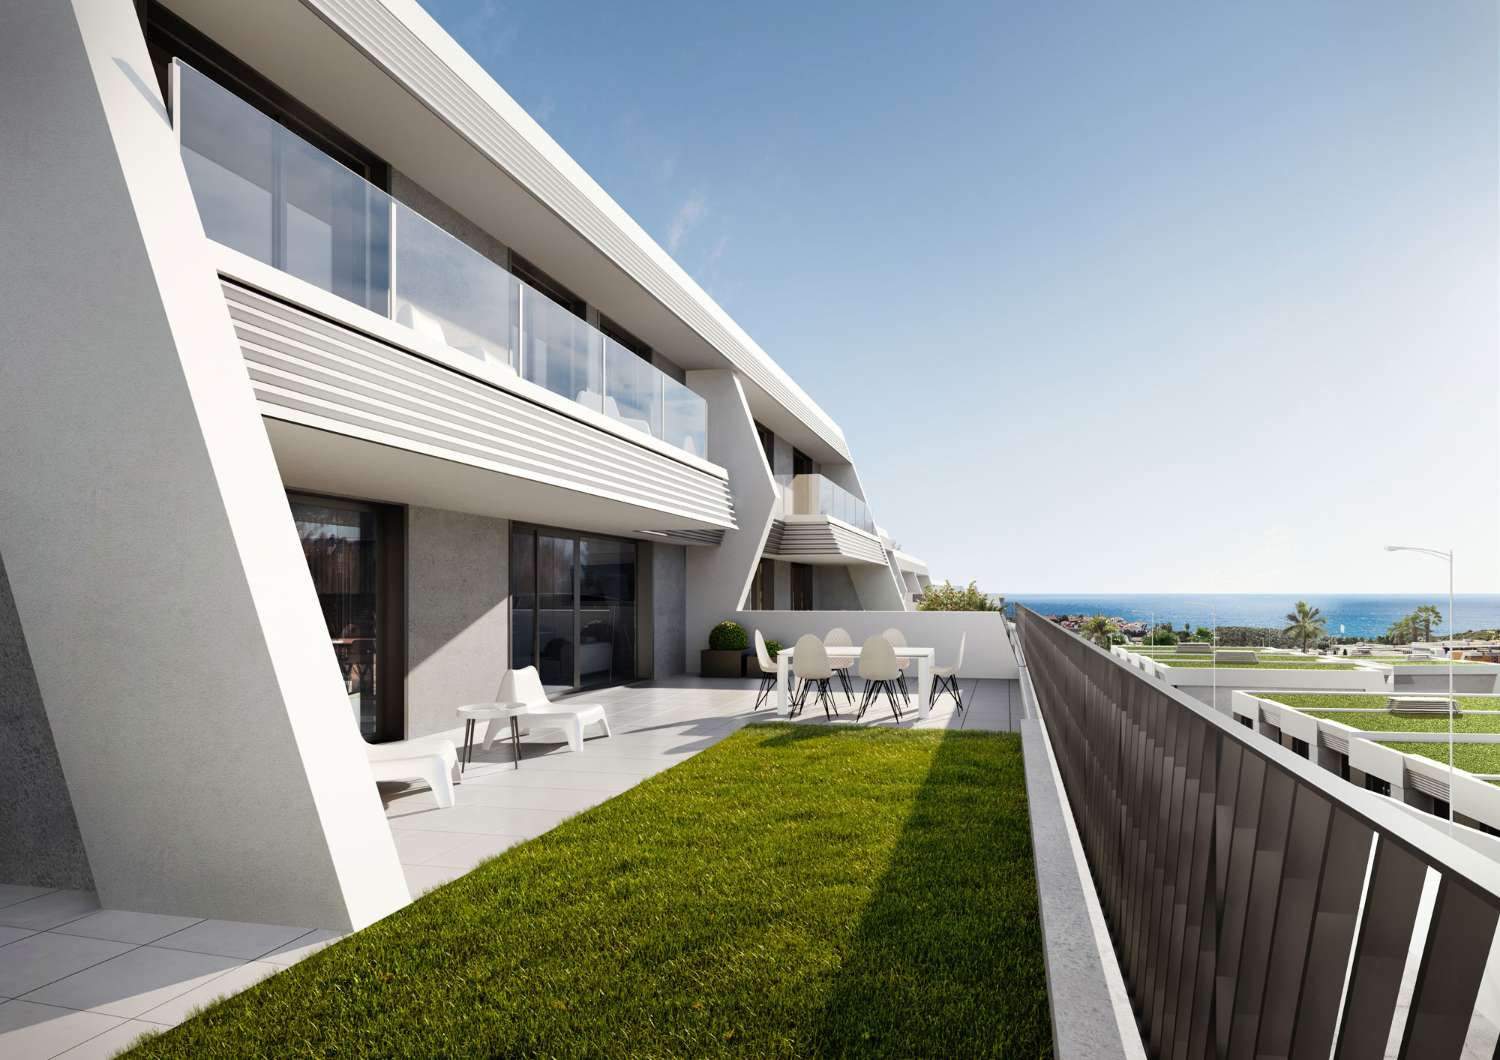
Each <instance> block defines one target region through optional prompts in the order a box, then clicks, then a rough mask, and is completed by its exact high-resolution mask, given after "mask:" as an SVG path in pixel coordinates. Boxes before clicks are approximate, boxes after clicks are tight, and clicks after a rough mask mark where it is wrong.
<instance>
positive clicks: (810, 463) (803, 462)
mask: <svg viewBox="0 0 1500 1060" xmlns="http://www.w3.org/2000/svg"><path fill="white" fill-rule="evenodd" d="M817 473H818V462H817V461H816V460H814V459H813V458H812V457H810V456H808V455H807V454H806V453H804V452H803V451H802V450H801V449H797V448H795V447H794V448H793V449H792V474H793V475H816V474H817Z"/></svg>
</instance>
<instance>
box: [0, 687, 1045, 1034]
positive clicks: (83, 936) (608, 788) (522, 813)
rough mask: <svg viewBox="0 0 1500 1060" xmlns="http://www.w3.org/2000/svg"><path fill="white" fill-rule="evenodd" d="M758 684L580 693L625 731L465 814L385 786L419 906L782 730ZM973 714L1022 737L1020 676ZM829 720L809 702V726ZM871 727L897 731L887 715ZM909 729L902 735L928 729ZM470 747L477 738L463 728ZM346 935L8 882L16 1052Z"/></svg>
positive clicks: (530, 747) (974, 721)
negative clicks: (677, 774)
mask: <svg viewBox="0 0 1500 1060" xmlns="http://www.w3.org/2000/svg"><path fill="white" fill-rule="evenodd" d="M758 684H759V682H757V681H743V682H737V681H703V680H700V679H697V678H682V679H678V680H675V681H668V682H661V683H654V684H639V685H631V686H623V687H619V688H611V689H605V690H603V691H600V692H594V693H587V694H585V695H582V696H579V697H578V698H579V700H580V701H584V700H586V701H589V702H600V703H603V704H604V705H605V709H606V710H607V711H608V712H609V717H610V724H611V726H612V728H613V730H614V735H613V737H612V738H610V739H602V738H597V737H596V738H591V739H589V740H587V741H586V742H585V744H584V748H583V750H582V751H581V752H580V753H577V754H574V753H572V752H570V751H569V750H568V749H567V745H566V744H564V743H561V742H553V740H554V739H557V740H560V737H557V736H556V734H553V733H548V732H545V731H543V730H541V729H538V730H537V732H536V733H534V734H532V735H528V736H526V737H523V738H522V741H521V746H522V752H523V757H522V761H521V767H520V769H515V768H513V766H512V760H511V750H510V746H509V744H508V743H501V742H497V743H496V744H495V746H494V747H493V748H492V749H491V750H490V751H488V752H484V751H478V752H476V754H475V758H474V762H473V764H472V765H470V766H469V769H468V771H467V773H466V775H465V777H464V782H463V783H462V784H460V785H459V786H458V789H457V800H456V805H454V806H452V807H450V808H448V809H441V810H440V809H438V808H437V806H436V805H435V804H434V802H433V801H432V796H431V794H430V793H429V792H427V791H426V790H425V789H421V790H409V789H404V788H402V787H401V786H400V785H389V786H388V785H381V788H382V796H383V797H384V800H385V803H386V815H387V817H389V818H390V822H391V834H392V835H393V836H394V838H395V841H396V850H397V852H398V854H399V856H400V858H401V863H402V868H403V870H404V871H405V873H406V878H407V882H408V885H409V886H410V888H411V891H412V894H413V895H414V896H415V895H417V894H420V893H422V892H423V891H425V890H428V889H430V888H432V887H435V886H438V885H439V884H442V883H446V882H447V881H448V880H451V879H453V878H455V877H457V876H461V875H463V874H464V873H466V872H468V871H469V870H470V869H472V868H473V867H474V866H475V865H476V864H477V863H478V862H480V861H482V860H484V859H485V858H488V857H492V856H493V855H495V854H497V853H499V852H500V851H502V850H504V849H506V848H507V847H509V846H513V845H514V844H516V843H519V842H523V841H524V840H527V839H531V838H533V837H535V836H538V835H541V834H542V833H543V832H546V831H548V830H549V829H551V828H553V827H554V826H556V825H557V824H559V823H560V822H561V821H563V820H564V819H566V818H567V817H570V816H572V815H573V814H575V813H578V812H580V811H582V810H586V809H588V808H589V807H591V806H595V805H597V804H598V803H601V802H603V801H605V800H606V799H609V798H612V797H613V796H615V795H618V794H620V793H622V792H624V791H627V790H629V789H630V788H632V787H634V786H635V785H636V784H638V783H640V782H641V781H642V780H644V779H645V778H646V777H649V776H652V775H654V774H656V773H659V772H661V771H662V770H664V769H669V768H671V767H672V766H674V765H676V764H677V763H679V762H682V761H684V760H685V759H687V758H689V757H691V756H692V755H695V754H697V753H698V752H699V751H702V750H704V749H705V748H708V747H712V746H713V745H714V744H715V743H718V742H719V741H720V740H722V739H723V738H724V737H726V736H728V735H729V734H730V733H732V732H734V731H736V730H737V729H739V728H740V727H741V726H742V725H746V724H749V723H753V722H757V721H770V720H773V718H774V715H773V714H772V709H771V708H770V707H769V706H763V707H762V708H761V709H760V710H759V711H755V710H753V709H752V708H753V707H754V704H755V689H756V688H757V686H758ZM963 690H964V695H965V699H966V702H967V703H968V704H969V709H968V710H966V711H965V712H964V714H963V715H961V716H960V715H958V714H956V713H955V712H954V710H953V708H952V703H951V701H950V700H948V699H946V698H945V699H943V700H941V701H940V702H939V704H938V706H937V707H936V708H934V710H933V713H932V716H931V717H930V718H928V719H927V720H926V721H925V722H921V723H917V724H918V725H919V726H920V727H922V728H940V729H941V728H967V729H994V730H1009V731H1015V730H1017V729H1018V728H1019V721H1020V716H1021V697H1020V693H1019V691H1018V689H1017V685H1016V682H1015V681H966V682H964V684H963ZM840 709H841V711H844V712H846V717H845V718H844V719H841V720H838V721H834V722H829V721H827V720H825V718H824V717H823V713H822V711H821V710H820V709H819V708H817V707H816V706H813V705H812V704H809V707H808V710H807V712H806V713H804V715H803V716H802V717H801V718H799V719H797V720H798V722H799V723H800V724H807V725H828V724H835V725H847V724H852V722H851V721H850V720H849V718H848V717H847V711H848V708H847V706H845V705H843V701H842V696H840ZM864 724H867V725H881V726H889V725H894V724H895V721H894V719H893V718H892V717H891V716H890V712H889V708H886V707H884V706H882V705H879V704H877V705H875V706H872V707H871V708H870V711H869V713H867V714H866V715H865V721H864ZM913 724H914V723H913V722H912V721H911V720H908V721H906V722H903V723H902V727H903V728H906V727H912V726H913ZM450 735H452V736H453V737H454V739H455V742H456V743H458V742H461V740H462V732H461V730H459V729H457V728H455V729H454V730H453V732H452V733H451V734H450ZM337 937H338V936H337V935H335V934H333V933H330V932H326V931H308V930H307V929H306V928H299V927H282V926H278V925H274V924H244V923H236V922H231V921H221V920H199V919H195V918H192V917H170V916H160V915H157V914H152V913H133V912H126V911H122V910H101V909H100V908H99V903H98V901H97V900H96V899H95V898H94V896H93V895H92V894H89V893H87V892H83V891H58V890H49V889H47V888H40V887H15V886H7V885H3V884H0V1057H3V1058H4V1060H33V1058H50V1057H55V1056H64V1057H68V1058H70V1060H79V1058H83V1057H108V1056H113V1055H114V1054H115V1053H116V1052H117V1051H119V1050H120V1049H123V1048H124V1047H125V1046H127V1045H128V1044H130V1042H132V1041H133V1040H134V1039H135V1038H136V1037H137V1036H139V1035H140V1034H141V1033H142V1032H143V1031H147V1030H160V1029H162V1028H164V1027H170V1026H173V1025H175V1024H176V1023H179V1022H181V1021H182V1020H183V1019H185V1018H186V1017H187V1016H188V1015H189V1014H190V1013H191V1011H192V1010H193V1009H194V1008H197V1007H199V1006H202V1005H205V1004H207V1003H208V1002H209V1001H212V1000H214V999H216V998H218V997H222V996H224V995H227V994H233V993H236V992H238V991H240V990H243V989H245V988H246V987H248V986H250V985H251V984H253V983H255V982H256V981H257V980H259V979H261V978H264V977H265V976H267V975H270V974H272V973H274V972H276V971H278V970H280V969H281V968H284V967H287V966H288V965H291V964H294V963H296V962H297V961H298V960H300V959H301V958H303V957H305V956H307V955H308V954H309V953H312V952H314V951H315V950H317V949H318V948H320V947H321V946H324V945H327V944H328V942H329V941H331V940H333V939H335V938H337Z"/></svg>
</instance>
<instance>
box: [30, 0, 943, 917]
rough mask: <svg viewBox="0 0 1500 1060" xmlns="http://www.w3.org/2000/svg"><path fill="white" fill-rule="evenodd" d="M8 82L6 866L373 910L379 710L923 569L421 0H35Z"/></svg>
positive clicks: (379, 838) (686, 650) (833, 442)
mask: <svg viewBox="0 0 1500 1060" xmlns="http://www.w3.org/2000/svg"><path fill="white" fill-rule="evenodd" d="M0 87H3V89H4V92H3V98H0V188H3V190H4V194H3V196H0V232H3V242H4V248H5V249H4V253H3V254H0V350H3V353H0V454H3V455H0V693H3V698H4V702H5V707H4V718H3V722H0V725H3V731H4V735H5V739H4V741H3V742H0V777H3V780H0V804H3V809H0V834H4V836H5V843H4V844H0V879H3V880H6V881H8V882H16V883H25V882H39V883H46V884H49V885H53V886H74V887H88V888H92V889H95V890H97V891H98V892H99V895H100V898H101V900H103V901H104V902H105V904H106V905H109V906H115V907H120V908H126V909H141V910H158V911H164V912H176V911H192V912H194V913H195V914H197V915H216V916H226V917H237V918H239V919H244V920H268V921H274V922H280V923H305V924H318V925H327V926H331V927H348V926H360V925H363V924H366V923H368V922H370V921H371V920H373V919H375V918H377V917H379V916H382V915H384V914H385V913H387V912H389V911H390V910H392V909H394V908H396V907H397V906H399V905H400V904H402V903H404V902H405V901H407V892H406V889H405V886H404V884H403V882H402V876H401V873H400V871H399V867H398V866H397V863H396V857H395V854H394V852H393V850H392V847H391V840H390V836H389V834H388V830H387V827H386V822H385V820H384V818H383V816H382V812H381V807H380V803H379V801H378V799H377V797H376V794H375V791H374V788H373V785H372V784H371V783H369V775H368V767H367V763H366V757H365V753H364V749H363V747H362V746H361V744H360V737H361V736H363V738H364V739H365V740H368V741H386V740H392V739H400V738H408V737H415V736H421V735H423V734H426V733H430V732H434V731H438V730H442V729H447V728H450V727H451V726H452V725H453V710H454V707H455V705H456V704H461V703H466V702H471V701H475V700H485V699H489V698H491V697H493V696H494V695H495V693H496V690H497V688H498V686H499V682H500V679H501V677H502V675H503V674H504V672H505V671H506V669H507V668H508V667H520V666H525V665H533V664H534V665H536V666H537V667H538V668H539V669H540V671H541V674H542V676H543V678H544V680H545V681H546V683H547V684H548V685H549V686H552V687H553V688H559V689H579V688H588V687H593V686H599V685H607V684H618V683H622V682H628V681H633V680H638V679H645V678H653V677H654V678H662V677H666V676H670V675H674V674H683V673H693V672H695V671H696V670H697V665H698V652H699V650H700V649H702V648H704V647H706V646H707V634H708V630H709V629H710V627H711V626H712V625H713V624H714V623H715V622H717V621H719V620H720V619H722V618H725V617H729V616H731V615H736V614H743V613H745V612H755V611H767V612H769V611H779V612H786V611H806V612H830V611H886V612H892V611H906V610H910V609H912V608H913V606H914V599H915V598H916V597H917V596H918V595H919V594H920V592H921V591H922V588H923V587H924V586H925V585H926V584H927V571H926V567H925V565H924V564H923V563H922V561H921V560H920V559H918V558H917V557H915V556H913V555H910V554H908V553H905V552H902V551H900V550H898V549H897V548H896V546H895V545H894V543H893V542H892V540H891V539H890V537H889V536H887V535H886V534H884V533H883V532H882V531H881V530H880V529H879V528H878V526H877V524H876V523H875V520H874V515H873V513H872V508H871V505H870V502H869V499H868V498H867V497H866V495H865V492H864V489H863V487H862V485H861V482H860V477H859V474H858V472H857V470H856V468H855V464H854V460H853V455H852V453H851V451H850V448H849V445H848V443H847V442H846V440H845V438H844V436H843V434H842V433H841V432H840V430H839V427H838V425H837V424H835V423H834V422H833V421H832V419H830V418H829V416H828V415H827V414H826V413H825V412H824V411H823V410H822V409H821V408H819V407H818V405H817V403H816V402H815V401H814V400H813V399H812V398H811V397H810V396H808V394H806V393H805V392H804V391H803V390H802V389H801V388H800V387H799V386H798V385H797V384H796V382H795V381H793V380H792V379H791V378H790V377H789V376H788V375H787V373H786V372H785V371H783V370H782V369H781V368H780V367H779V366H778V365H777V364H776V363H775V362H774V361H773V360H772V359H771V357H770V356H769V355H768V354H767V353H766V351H764V350H762V349H761V348H760V347H759V346H758V345H757V344H756V343H755V341H754V340H753V339H752V338H751V337H750V336H749V335H747V334H746V333H745V331H744V330H743V329H741V328H740V327H739V326H738V325H737V324H736V323H735V322H734V321H733V320H731V319H730V318H729V316H728V315H727V314H726V313H725V312H724V311H723V309H721V308H720V307H719V306H718V305H717V304H715V302H714V301H713V299H711V298H710V297H709V296H708V295H707V294H706V293H705V292H704V291H703V290H702V288H700V287H699V286H698V285H697V284H696V283H694V282H693V280H692V279H690V278H689V277H688V276H687V274H686V273H685V272H684V271H683V270H682V269H681V268H680V267H679V266H678V265H677V264H676V263H675V262H674V261H673V260H672V259H671V258H670V257H669V256H668V255H667V254H666V253H665V252H664V251H663V249H662V248H661V247H660V246H658V245H657V244H656V243H655V242H654V241H653V240H652V239H651V238H650V237H649V236H648V235H647V234H646V233H645V232H644V231H643V230H642V229H641V227H640V226H639V225H638V224H636V223H635V222H634V221H633V220H631V218H630V217H629V216H627V215H626V214H625V212H624V211H623V210H622V209H621V208H620V207H619V206H618V205H617V204H616V203H615V202H614V201H613V200H612V199H611V198H610V197H609V196H608V195H607V194H606V193H605V191H604V190H603V189H602V188H600V187H599V185H598V184H596V183H595V182H594V180H592V179H591V178H590V177H589V176H588V174H586V173H585V172H583V170H582V169H580V168H579V166H578V165H577V164H576V163H575V162H574V161H573V160H572V159H571V158H570V157H568V155H567V154H566V153H565V152H564V151H563V150H562V149H561V148H559V147H558V145H557V144H556V143H554V142H553V141H552V139H551V138H550V137H548V136H547V134H546V133H545V132H544V131H543V130H542V129H541V128H540V127H539V126H538V125H537V123H536V122H535V121H533V120H532V119H531V118H530V117H529V116H527V115H526V114H525V113H524V112H523V111H522V110H521V109H520V107H519V106H517V104H516V103H515V102H514V101H513V100H512V99H511V98H510V97H509V96H507V95H506V93H505V92H504V91H503V90H502V89H501V88H500V86H499V85H497V84H496V83H495V82H494V81H493V80H492V79H491V78H490V77H489V75H488V74H486V73H485V72H484V71H483V70H482V69H481V68H480V66H479V65H478V64H477V63H476V62H475V61H474V60H473V59H472V58H470V57H469V56H468V55H467V54H465V53H464V52H463V51H462V50H461V49H460V48H459V47H458V46H457V45H456V44H455V43H454V41H453V40H452V39H451V38H450V37H449V36H448V35H447V34H446V33H445V32H444V31H443V30H442V29H441V28H440V27H439V26H438V25H437V24H436V23H435V22H434V21H433V20H432V19H431V18H430V17H429V16H428V15H427V14H425V13H424V12H423V11H422V9H421V8H420V7H419V6H418V5H417V3H415V2H414V0H257V2H256V3H228V2H225V0H140V2H137V3H129V2H126V0H75V2H71V3H68V2H57V3H50V2H49V3H27V4H9V5H6V6H5V8H4V9H3V11H0ZM39 101H42V102H39ZM971 650H972V649H971ZM351 719H352V721H353V722H354V724H351Z"/></svg>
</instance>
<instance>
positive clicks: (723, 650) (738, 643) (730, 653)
mask: <svg viewBox="0 0 1500 1060" xmlns="http://www.w3.org/2000/svg"><path fill="white" fill-rule="evenodd" d="M749 646H750V638H749V636H747V635H746V633H745V627H744V626H742V625H740V624H739V623H738V622H730V621H728V620H726V621H723V622H720V623H719V624H718V625H717V626H715V627H714V628H713V629H711V630H709V631H708V647H707V648H705V649H704V651H703V664H702V667H701V670H702V673H703V676H704V677H743V676H744V675H745V649H746V648H748V647H749Z"/></svg>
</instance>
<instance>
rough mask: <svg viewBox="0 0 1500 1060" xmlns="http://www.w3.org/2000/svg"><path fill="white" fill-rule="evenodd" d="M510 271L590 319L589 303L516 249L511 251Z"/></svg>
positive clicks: (529, 284) (532, 286) (542, 292)
mask: <svg viewBox="0 0 1500 1060" xmlns="http://www.w3.org/2000/svg"><path fill="white" fill-rule="evenodd" d="M510 272H511V275H513V276H515V277H516V279H518V280H520V281H521V282H523V283H525V284H526V285H527V286H528V287H530V288H532V289H533V290H535V291H538V292H539V293H541V294H544V295H546V296H547V297H548V298H550V299H552V301H554V302H556V303H557V304H558V305H560V306H562V307H563V308H564V309H566V310H567V311H568V312H570V313H572V314H573V315H574V316H575V317H578V318H579V319H580V320H583V321H585V322H587V321H588V303H587V302H585V301H584V300H583V299H582V298H579V297H578V296H577V295H576V294H574V293H573V292H572V290H571V289H569V288H568V287H566V286H565V285H564V284H563V283H561V282H560V281H558V280H555V279H553V278H552V277H551V276H550V275H548V274H547V273H546V272H545V271H543V270H542V269H539V268H538V267H537V266H535V265H533V264H532V263H531V262H529V261H527V260H526V259H525V258H523V257H521V255H519V254H517V253H516V252H515V251H514V250H512V251H511V252H510Z"/></svg>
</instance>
